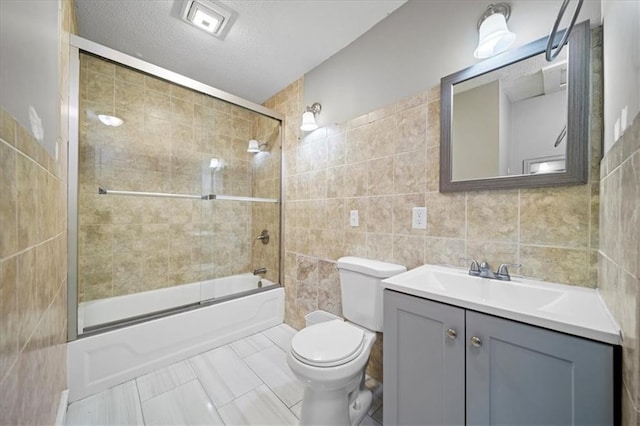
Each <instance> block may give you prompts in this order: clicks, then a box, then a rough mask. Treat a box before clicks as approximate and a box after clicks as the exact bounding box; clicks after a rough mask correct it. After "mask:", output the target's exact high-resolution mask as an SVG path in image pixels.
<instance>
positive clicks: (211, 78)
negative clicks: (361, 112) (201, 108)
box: [76, 0, 406, 103]
mask: <svg viewBox="0 0 640 426" xmlns="http://www.w3.org/2000/svg"><path fill="white" fill-rule="evenodd" d="M405 1H406V0H284V1H276V0H262V1H260V0H253V1H249V0H234V1H228V0H227V1H219V2H218V3H221V4H224V5H225V6H226V7H227V8H230V9H232V10H234V11H235V13H236V16H235V22H234V23H233V27H232V28H231V30H230V31H229V33H228V34H227V36H226V38H225V39H224V40H219V39H217V38H215V37H212V36H210V35H209V34H207V33H205V32H203V31H201V30H199V29H197V28H195V27H193V26H191V25H188V24H187V23H186V22H184V21H182V20H181V19H180V18H179V16H180V12H181V10H182V6H183V4H184V3H183V0H76V4H77V9H78V22H79V28H80V36H82V37H84V38H87V39H89V40H92V41H95V42H97V43H100V44H103V45H105V46H108V47H111V48H113V49H115V50H119V51H121V52H124V53H127V54H129V55H132V56H137V57H140V58H142V59H144V60H145V61H147V62H150V63H152V64H155V65H158V66H161V67H163V68H167V69H169V70H171V71H175V72H177V73H179V74H183V75H185V76H187V77H191V78H193V79H195V80H198V81H201V82H203V83H205V84H208V85H211V86H213V87H216V88H218V89H221V90H224V91H226V92H229V93H232V94H235V95H237V96H240V97H242V98H245V99H248V100H251V101H253V102H256V103H262V102H264V101H265V100H266V99H268V98H269V97H271V96H272V95H274V94H275V93H277V92H278V91H279V90H281V89H283V88H284V87H286V86H287V85H288V84H289V83H291V82H292V81H294V80H295V79H297V78H299V77H301V76H302V75H303V74H305V73H306V72H308V71H310V70H311V69H313V68H314V67H315V66H317V65H319V64H320V63H322V62H323V61H324V60H326V59H327V58H329V57H330V56H332V55H333V54H335V53H336V52H338V51H339V50H341V49H342V48H344V47H345V46H347V45H348V44H349V43H351V42H352V41H353V40H355V39H357V38H358V37H359V36H361V35H362V34H364V33H365V32H366V31H367V30H368V29H369V28H371V27H372V26H374V25H375V24H376V23H378V22H379V21H381V20H382V19H384V18H385V17H386V16H387V15H389V14H390V13H391V12H393V11H394V10H395V9H397V8H398V7H400V6H401V5H402V4H403V3H405Z"/></svg>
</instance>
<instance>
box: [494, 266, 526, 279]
mask: <svg viewBox="0 0 640 426" xmlns="http://www.w3.org/2000/svg"><path fill="white" fill-rule="evenodd" d="M507 266H515V267H516V268H520V267H521V266H522V265H521V264H519V263H501V264H500V266H499V267H498V272H496V279H498V280H502V281H511V275H509V269H507Z"/></svg>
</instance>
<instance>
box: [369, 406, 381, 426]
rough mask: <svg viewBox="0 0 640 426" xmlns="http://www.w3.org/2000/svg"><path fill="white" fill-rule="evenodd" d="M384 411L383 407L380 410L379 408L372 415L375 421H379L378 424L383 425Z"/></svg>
mask: <svg viewBox="0 0 640 426" xmlns="http://www.w3.org/2000/svg"><path fill="white" fill-rule="evenodd" d="M383 409H384V407H383V406H382V405H381V406H380V408H378V409H377V410H376V411H375V412H374V413H373V414H372V415H371V417H372V418H373V420H375V421H377V422H378V423H380V424H382V418H383V415H382V413H383V412H382V410H383Z"/></svg>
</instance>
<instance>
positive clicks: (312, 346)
mask: <svg viewBox="0 0 640 426" xmlns="http://www.w3.org/2000/svg"><path fill="white" fill-rule="evenodd" d="M364 337H365V335H364V331H363V330H361V329H359V328H358V327H354V326H352V325H349V324H347V323H345V322H343V321H340V320H333V321H327V322H323V323H320V324H316V325H313V326H311V327H307V328H304V329H302V330H300V331H299V332H298V333H297V334H296V335H295V336H294V337H293V339H292V340H291V354H292V355H293V356H294V357H295V358H296V359H298V360H299V361H300V362H303V363H305V364H308V365H312V366H315V367H335V366H338V365H342V364H346V363H348V362H349V361H351V360H353V359H355V358H356V357H357V356H358V355H360V353H361V352H362V349H363V348H364Z"/></svg>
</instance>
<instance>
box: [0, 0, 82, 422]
mask: <svg viewBox="0 0 640 426" xmlns="http://www.w3.org/2000/svg"><path fill="white" fill-rule="evenodd" d="M60 7H61V24H62V26H61V28H62V31H61V36H60V51H59V53H60V61H59V72H60V81H59V99H57V100H55V101H57V102H59V104H60V133H59V135H58V139H57V144H58V149H59V156H58V157H59V160H56V159H55V158H52V157H51V156H50V155H49V154H48V152H47V151H46V150H45V149H44V148H43V147H42V146H41V145H40V144H39V143H38V142H37V141H36V140H35V138H34V137H33V136H32V135H31V134H30V133H29V131H28V130H26V129H24V128H23V127H21V126H20V125H19V124H18V123H17V122H16V121H15V120H14V119H13V117H11V116H10V115H9V114H8V113H7V112H6V111H4V110H2V109H0V424H3V425H4V424H7V425H17V424H29V425H32V424H53V423H54V421H55V418H56V413H57V409H58V402H59V400H60V393H61V392H62V391H63V390H64V389H66V388H67V349H66V340H67V234H66V224H67V222H66V176H67V174H66V171H67V168H66V156H67V154H66V153H67V151H66V142H67V140H68V125H67V122H68V121H67V113H68V106H69V100H68V95H67V93H68V88H69V82H68V78H67V73H66V70H67V69H68V57H69V33H70V32H76V28H77V25H76V18H75V10H74V4H73V1H71V0H64V1H62V2H61V4H60ZM52 101H54V100H52Z"/></svg>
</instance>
